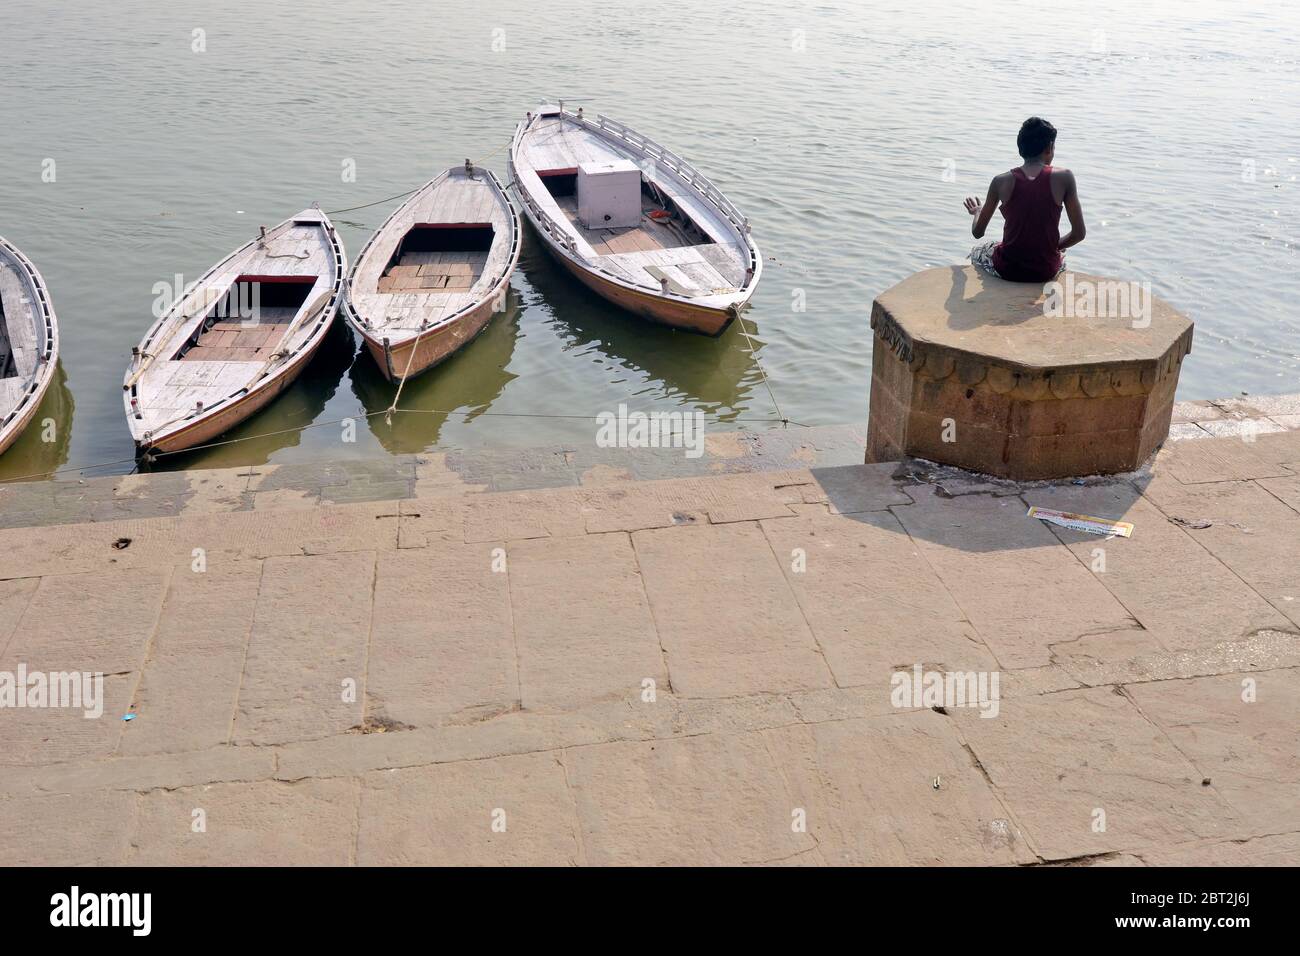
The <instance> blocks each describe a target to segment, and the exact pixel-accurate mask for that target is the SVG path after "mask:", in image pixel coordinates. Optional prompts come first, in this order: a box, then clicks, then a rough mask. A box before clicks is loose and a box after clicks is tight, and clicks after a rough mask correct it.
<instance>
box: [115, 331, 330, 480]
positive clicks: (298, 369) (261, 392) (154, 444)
mask: <svg viewBox="0 0 1300 956" xmlns="http://www.w3.org/2000/svg"><path fill="white" fill-rule="evenodd" d="M323 341H324V337H323V336H321V337H318V338H317V340H316V341H315V343H314V344H312V345H310V346H308V347H307V348H305V349H303V350H302V351H301V352H299V354H298V355H296V356H294V360H293V362H291V363H290V364H289V365H288V366H287V367H286V368H285V369H284V370H283V371H282V372H280V373H279V374H278V375H276V377H275V379H274V380H273V381H271V382H269V383H267V385H266V386H265V387H263V388H260V389H258V390H257V391H255V392H251V393H250V394H248V395H245V396H244V397H243V398H241V399H239V400H238V401H234V402H231V403H230V404H229V405H226V406H223V407H222V408H221V409H219V410H218V411H216V412H214V413H213V414H212V415H211V416H209V417H206V418H199V419H196V420H194V421H192V422H189V423H188V424H186V425H185V427H184V428H178V429H177V430H176V431H174V432H170V433H168V434H166V435H162V436H160V437H158V438H154V439H152V440H150V441H148V442H141V441H137V442H136V443H135V450H136V454H137V455H141V456H143V455H146V454H155V455H168V454H173V453H175V452H178V451H188V450H189V449H191V448H195V447H196V446H198V445H206V444H208V443H209V442H212V441H214V440H216V439H217V438H220V437H221V436H222V435H223V434H225V433H226V432H228V431H230V430H231V429H232V428H234V427H235V426H237V425H240V424H242V423H243V422H245V421H247V420H248V419H250V418H252V417H253V416H254V415H256V414H257V413H258V412H260V411H261V410H262V409H263V408H265V407H266V406H267V405H269V404H271V402H272V401H274V400H275V399H276V398H277V397H279V396H280V395H281V394H282V393H283V392H284V391H285V390H286V389H288V388H289V386H290V385H292V384H293V383H294V382H295V381H296V380H297V378H298V376H299V375H301V374H302V371H303V369H305V368H306V367H307V366H308V364H310V363H311V360H312V359H313V358H314V357H315V355H316V352H317V351H319V349H320V347H321V344H322V342H323Z"/></svg>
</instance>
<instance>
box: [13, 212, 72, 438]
mask: <svg viewBox="0 0 1300 956" xmlns="http://www.w3.org/2000/svg"><path fill="white" fill-rule="evenodd" d="M58 361H59V324H58V320H57V319H56V318H55V316H54V306H53V305H52V304H51V303H50V293H49V290H48V289H47V288H46V287H45V280H44V279H42V278H41V274H40V273H39V272H37V271H36V267H35V266H34V265H32V263H31V261H30V260H29V259H28V258H27V257H26V256H25V255H23V254H22V253H21V252H19V251H18V249H17V248H16V247H15V246H13V245H12V244H11V243H9V242H7V241H6V240H5V239H4V237H3V236H0V454H3V453H4V452H5V451H6V450H7V449H8V448H9V446H10V445H12V444H13V443H14V442H15V441H16V440H17V438H18V436H19V435H20V434H22V432H23V429H25V428H26V427H27V425H28V424H29V423H30V422H31V420H32V416H33V415H35V414H36V409H37V408H38V407H39V406H40V404H41V399H43V398H44V397H45V393H46V391H47V390H48V389H49V387H50V382H51V381H52V380H53V378H54V370H55V367H56V366H57V365H58Z"/></svg>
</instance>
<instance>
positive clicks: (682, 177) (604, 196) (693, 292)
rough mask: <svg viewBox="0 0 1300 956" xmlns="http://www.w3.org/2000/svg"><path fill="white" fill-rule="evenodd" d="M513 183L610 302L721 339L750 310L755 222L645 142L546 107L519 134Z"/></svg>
mask: <svg viewBox="0 0 1300 956" xmlns="http://www.w3.org/2000/svg"><path fill="white" fill-rule="evenodd" d="M509 175H510V179H511V181H512V182H513V183H514V185H515V190H516V193H517V194H518V196H519V197H520V200H521V205H522V206H523V212H524V215H525V216H527V217H528V221H529V222H531V223H532V225H533V227H534V228H535V229H536V230H537V233H538V235H539V236H540V237H541V239H542V242H543V243H544V244H545V246H546V248H547V250H548V251H549V252H550V253H551V254H552V255H553V256H554V257H555V259H556V260H557V261H558V262H559V263H560V264H561V265H563V266H564V267H565V268H566V269H567V270H568V271H569V272H571V273H572V274H573V275H574V276H576V277H577V278H578V279H579V280H580V281H582V282H583V283H584V284H585V285H587V286H588V287H589V288H591V289H592V290H593V291H595V292H597V293H598V294H600V295H602V296H604V297H605V298H606V299H608V300H609V301H611V302H613V303H614V304H616V305H619V306H622V307H623V308H625V309H628V310H629V311H631V312H635V313H636V314H638V315H641V316H643V317H645V318H647V319H650V320H652V321H654V322H659V323H662V324H664V325H669V326H672V327H674V328H679V329H685V330H688V331H691V332H699V333H702V334H704V335H713V336H716V335H720V334H722V332H723V331H724V330H725V329H726V328H727V326H728V325H730V324H731V322H732V320H733V319H735V318H736V317H737V316H738V315H739V314H740V312H741V310H742V309H743V308H744V307H745V306H746V305H747V304H748V302H749V298H750V296H751V295H752V294H753V291H754V287H755V285H756V284H757V283H758V280H759V276H760V275H761V273H762V257H761V256H760V255H759V252H758V247H757V246H756V245H755V243H754V240H753V238H752V237H751V236H750V229H749V222H748V220H747V219H746V218H745V217H744V216H743V215H741V213H740V211H739V210H738V209H737V208H736V207H735V205H733V204H732V203H731V202H730V200H728V199H727V198H726V197H725V196H723V195H722V193H721V192H720V191H719V190H718V188H717V187H716V186H714V185H713V184H712V183H711V182H709V180H708V179H706V178H705V177H704V176H703V175H702V174H701V173H700V172H699V171H698V170H697V169H695V167H693V166H692V165H691V164H690V163H688V162H686V160H684V159H682V158H681V157H680V156H678V155H676V154H675V153H673V152H672V151H671V150H669V149H667V148H666V147H664V146H661V145H659V144H658V143H656V142H655V141H654V140H652V139H650V138H649V137H647V136H644V135H642V134H640V133H637V132H636V131H634V130H632V129H630V128H628V127H627V126H624V125H623V124H621V123H617V122H615V121H614V120H611V119H609V118H608V117H605V116H599V115H598V116H597V117H596V118H595V119H594V120H593V119H588V118H586V117H585V116H584V115H583V111H582V110H581V109H579V110H578V111H577V112H576V113H574V112H570V111H568V110H565V109H564V108H563V104H561V105H560V106H549V105H548V106H543V107H540V108H539V110H538V112H536V113H529V114H528V115H527V117H526V118H525V119H524V121H523V122H522V123H520V124H519V126H518V128H517V129H516V130H515V136H514V140H513V142H512V143H511V146H510V158H509Z"/></svg>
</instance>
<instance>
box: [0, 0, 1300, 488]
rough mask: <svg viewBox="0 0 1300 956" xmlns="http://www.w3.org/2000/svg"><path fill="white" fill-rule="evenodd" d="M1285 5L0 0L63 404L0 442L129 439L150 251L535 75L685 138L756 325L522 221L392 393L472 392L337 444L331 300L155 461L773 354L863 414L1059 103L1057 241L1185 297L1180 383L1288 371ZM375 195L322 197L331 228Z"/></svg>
mask: <svg viewBox="0 0 1300 956" xmlns="http://www.w3.org/2000/svg"><path fill="white" fill-rule="evenodd" d="M1298 9H1300V8H1298V7H1297V5H1296V4H1291V3H1276V2H1272V3H1254V2H1240V3H1236V2H1234V3H1220V2H1200V0H1190V2H1188V0H1183V2H1177V3H1154V4H1133V3H1131V2H1129V0H1091V2H1088V3H1044V2H1011V0H1005V2H1003V0H987V2H975V0H971V2H960V0H957V2H942V3H938V2H935V3H926V2H919V0H884V2H865V0H864V2H851V3H832V2H825V0H823V2H816V3H801V2H796V0H747V2H744V3H701V2H699V0H656V2H628V3H620V2H604V3H595V2H578V0H550V2H548V3H537V2H535V0H492V2H485V0H480V2H474V3H470V2H453V0H440V2H437V3H430V2H416V0H382V2H381V0H347V2H346V3H344V2H333V3H329V2H306V0H304V2H299V3H295V4H293V5H288V4H281V3H273V2H266V0H220V2H209V0H190V2H186V3H183V4H180V3H171V4H168V3H159V2H157V0H117V2H115V3H112V4H107V3H103V4H91V3H85V2H80V0H76V2H74V0H39V2H38V0H6V2H5V10H4V14H3V19H2V22H3V29H0V62H3V63H4V64H5V94H4V96H3V97H0V130H3V131H4V135H3V136H0V234H3V235H5V236H6V237H7V238H8V239H10V240H11V241H12V242H14V243H15V244H16V245H18V246H19V247H20V248H22V249H23V250H24V251H25V252H26V253H27V254H28V255H29V256H30V257H31V258H32V259H33V260H35V262H36V264H37V266H38V267H39V268H40V269H41V270H42V272H43V273H44V275H45V277H46V279H47V281H48V282H49V285H50V288H51V291H52V294H53V297H54V303H55V307H56V309H57V312H58V315H59V318H60V322H61V329H62V339H63V343H62V344H63V360H62V374H61V376H60V380H59V383H58V386H57V387H56V388H55V389H53V390H52V391H51V393H50V396H49V398H48V399H47V405H46V407H45V409H43V410H42V413H41V417H43V418H44V417H49V418H53V419H55V421H56V423H57V424H58V440H57V441H55V442H42V441H40V435H39V434H37V432H38V431H39V430H38V429H30V430H29V434H28V435H26V436H25V437H24V439H23V440H22V441H21V442H20V443H19V445H17V446H15V448H14V449H13V450H11V451H10V452H9V453H8V454H7V455H6V456H5V457H4V458H3V459H0V478H12V477H16V476H22V475H26V474H29V473H33V472H41V471H48V470H50V469H53V468H59V467H66V468H72V467H80V466H84V465H89V464H92V463H103V462H116V464H111V465H106V466H104V467H102V468H100V469H97V470H96V471H95V472H93V473H104V472H112V471H126V470H129V469H130V468H131V465H130V464H129V462H123V461H121V460H122V459H129V458H130V457H131V445H130V440H129V435H128V432H127V428H126V424H125V421H124V419H123V413H122V403H121V380H122V371H123V368H124V366H125V363H126V362H127V359H128V357H129V354H130V350H131V347H132V346H133V345H135V344H136V343H137V342H138V341H139V339H140V337H141V335H142V333H143V332H144V330H145V329H146V327H147V326H148V325H149V323H150V322H151V321H152V315H151V308H152V304H153V300H154V296H155V292H154V286H155V284H156V283H158V282H171V281H173V277H174V276H176V275H177V274H180V275H182V276H185V277H186V279H187V280H190V279H193V278H196V277H197V276H199V275H200V274H201V273H202V272H204V271H205V270H206V269H207V268H208V267H209V266H210V265H211V264H212V263H213V262H215V261H216V260H218V259H220V258H222V257H223V256H224V255H225V254H226V253H228V252H229V251H230V250H231V249H233V248H234V247H236V246H237V245H240V244H242V243H243V242H245V241H246V240H247V239H248V238H250V237H251V236H252V235H253V234H254V233H255V231H256V229H257V226H258V225H259V224H261V223H274V222H278V221H279V220H281V219H283V218H285V217H286V216H289V215H291V214H293V213H294V212H297V211H298V210H299V209H301V208H303V207H304V206H307V205H309V204H310V203H311V202H313V201H319V202H320V203H321V206H322V207H323V208H324V209H327V210H335V209H341V208H344V207H349V206H356V205H359V204H362V203H368V202H372V201H374V200H376V199H380V198H383V197H385V196H391V195H393V194H396V193H400V192H402V191H404V190H406V189H410V188H412V187H413V186H416V185H418V184H420V183H421V182H423V181H425V180H427V179H429V178H431V177H432V176H434V175H435V174H436V173H437V172H438V171H440V170H441V169H443V168H444V167H446V166H448V165H451V164H455V163H459V162H461V161H463V160H464V158H465V157H473V158H476V159H479V160H481V161H482V162H484V163H485V164H486V165H490V166H492V167H493V168H494V169H496V170H497V171H498V173H499V174H501V175H503V176H504V171H505V160H504V148H505V146H506V144H507V142H508V140H509V137H510V134H511V131H512V129H513V127H514V124H515V122H516V121H517V120H518V119H519V117H520V116H521V115H522V114H523V112H524V111H525V110H527V109H530V108H532V107H533V106H534V105H535V104H536V103H538V102H539V101H541V100H543V99H545V98H563V99H564V100H565V101H566V103H568V104H572V105H575V106H576V105H583V106H585V107H586V108H587V110H588V111H589V112H593V113H594V112H604V113H607V114H608V115H610V116H612V117H614V118H616V119H619V120H621V121H623V122H626V123H628V124H630V125H632V126H633V127H635V128H638V129H641V130H642V131H643V132H646V133H648V134H649V135H651V136H653V137H654V138H656V139H658V140H659V141H660V142H663V143H665V144H667V145H669V146H670V147H672V148H674V149H675V150H676V151H678V152H680V153H681V154H683V155H685V156H686V157H687V158H689V159H691V160H692V161H693V162H694V163H695V164H696V165H697V166H699V167H700V168H701V169H702V170H704V171H705V172H706V173H707V174H708V175H709V176H710V177H711V178H712V179H713V180H714V181H715V182H716V183H717V184H718V185H719V186H720V187H721V188H722V189H723V190H724V191H725V192H726V193H727V194H728V195H729V196H730V198H731V199H733V200H734V201H735V202H736V203H737V205H739V206H740V208H741V209H742V210H744V211H745V212H746V213H747V214H748V215H749V217H750V219H751V220H752V222H753V224H754V233H755V236H756V238H757V240H758V243H759V245H760V247H761V249H762V251H763V254H764V256H765V258H766V260H767V261H766V263H765V266H766V268H765V272H764V275H763V280H762V283H761V284H760V286H759V289H758V292H757V294H756V295H755V297H754V300H753V308H752V309H751V311H750V312H748V313H747V320H748V322H749V328H750V329H751V330H752V332H753V335H754V344H755V345H756V347H757V348H756V354H751V353H750V350H749V347H748V343H747V342H746V340H745V338H744V336H743V335H742V334H741V333H740V331H739V330H738V329H736V328H734V327H733V328H732V329H731V330H730V331H729V332H728V333H727V334H726V335H724V336H723V337H722V338H720V339H718V340H716V341H715V340H710V339H705V338H701V337H696V336H688V335H684V334H681V333H674V332H671V331H667V330H664V329H659V328H652V327H650V326H648V325H646V324H644V323H642V322H641V321H639V320H637V319H635V318H632V317H630V316H628V315H625V314H623V313H621V312H619V311H618V310H617V309H615V308H614V307H612V306H609V305H606V304H605V303H604V302H603V301H602V300H600V299H597V298H594V297H593V296H592V295H590V294H589V293H587V292H586V291H585V290H584V289H583V288H582V287H580V286H578V285H577V284H576V283H575V282H573V281H572V280H570V279H568V278H567V277H566V276H564V275H561V274H560V273H559V272H558V271H557V269H556V268H554V267H553V266H552V264H551V263H550V262H549V261H548V260H547V258H546V257H545V254H544V253H543V252H542V250H541V249H540V247H539V245H538V243H537V241H536V240H533V241H531V242H529V243H528V245H527V246H526V248H525V251H524V256H523V259H522V261H521V263H520V268H519V270H518V271H517V272H516V274H515V277H514V282H513V293H512V296H511V305H510V308H509V310H508V311H507V312H506V313H505V314H504V315H501V316H498V317H497V318H495V319H494V320H493V324H492V326H491V327H490V328H489V330H488V331H487V332H486V333H485V334H484V335H483V336H482V337H481V338H480V339H479V340H477V341H476V342H475V343H474V344H473V345H472V346H470V347H469V348H467V349H466V350H465V351H464V352H463V353H462V354H460V355H459V356H457V357H456V358H454V359H453V360H452V361H450V362H449V363H447V364H446V365H444V366H442V367H441V368H439V369H437V370H435V371H434V372H432V373H431V374H429V375H427V376H425V377H423V378H421V379H418V380H415V381H413V382H411V383H409V384H408V386H407V388H406V391H405V392H404V394H403V405H404V406H408V407H413V408H423V409H440V410H447V411H452V412H454V413H455V414H423V415H404V416H400V417H398V418H397V419H396V420H395V421H394V423H393V425H392V427H388V426H386V425H385V424H384V421H383V418H382V417H378V416H375V417H371V418H369V419H368V420H367V423H366V424H365V425H362V426H361V427H359V428H358V434H357V440H356V441H355V442H354V443H351V444H344V443H342V442H341V440H340V439H341V429H340V428H339V427H338V426H335V425H329V424H323V423H330V422H334V421H337V420H339V419H342V418H345V417H348V416H352V415H357V414H359V413H364V412H371V411H375V410H378V409H382V408H385V407H386V406H387V405H388V403H389V401H390V399H391V394H392V393H391V390H390V386H388V385H386V384H385V383H384V382H383V381H382V379H381V378H380V376H379V375H378V373H377V371H376V370H375V369H374V368H373V367H372V363H371V361H370V359H369V357H368V356H366V355H365V354H360V355H358V350H357V345H356V343H355V342H354V341H353V340H352V337H351V335H350V333H348V332H347V331H346V330H345V329H343V328H338V329H336V331H335V333H334V335H333V336H332V337H331V339H330V341H329V343H328V345H327V347H326V348H325V349H324V350H323V351H322V353H321V354H320V356H319V357H318V359H317V360H316V362H315V363H314V364H313V365H312V367H311V368H310V370H309V371H308V372H307V373H306V374H305V375H304V376H303V378H302V379H300V380H299V382H298V383H297V384H296V385H295V386H294V387H293V389H292V390H291V391H289V392H288V393H286V394H285V395H284V396H283V397H281V398H280V399H279V400H278V401H277V402H275V403H274V404H273V406H272V407H270V408H269V409H268V410H267V411H265V412H263V413H262V414H261V415H259V416H258V417H256V418H255V419H253V420H252V421H250V422H248V423H246V424H245V425H244V426H243V427H242V428H241V429H239V430H238V431H237V432H235V433H234V436H233V437H241V436H252V435H265V434H266V433H269V432H275V431H279V430H282V429H289V430H290V431H288V432H286V433H284V434H279V435H273V436H269V437H260V438H254V439H252V440H248V441H242V442H239V443H236V444H232V445H226V446H224V447H222V448H219V449H215V450H212V451H209V452H203V453H199V454H195V455H190V456H184V457H178V458H175V459H171V460H169V462H168V464H169V466H172V467H178V466H184V467H219V466H226V465H235V464H260V463H263V462H267V461H276V462H282V461H292V460H304V459H316V458H320V459H324V458H338V457H342V456H369V455H376V454H383V453H385V452H392V453H403V452H413V451H421V450H425V449H431V448H435V447H438V448H449V447H466V446H480V445H489V444H495V445H534V444H550V443H559V442H568V441H591V440H592V436H593V434H594V427H595V426H594V423H593V422H592V421H591V420H590V419H589V418H583V417H578V418H574V417H554V418H551V417H513V416H522V415H528V416H539V415H540V416H551V415H553V416H594V415H595V414H596V413H597V412H599V411H602V410H607V409H615V408H617V406H618V404H619V403H620V402H622V403H627V404H628V405H629V407H632V408H636V409H640V410H643V411H656V410H658V411H669V410H680V409H688V410H694V409H700V410H702V411H703V412H704V413H705V415H706V416H707V420H708V422H709V425H710V427H712V428H723V429H729V430H730V429H736V428H745V427H748V428H766V427H770V426H769V425H768V424H767V422H768V421H769V420H771V419H772V418H774V417H775V416H776V411H775V409H774V407H773V403H772V399H771V397H770V396H769V393H768V391H767V389H766V388H765V387H764V385H763V383H762V379H761V375H760V371H759V366H758V363H761V365H762V367H763V368H764V369H765V370H766V372H767V374H768V376H769V378H770V381H771V386H772V390H773V391H774V393H775V396H776V400H777V401H778V402H779V403H780V407H781V410H782V412H783V413H784V414H785V415H786V416H787V417H789V418H790V419H793V420H795V421H798V422H804V423H808V424H826V423H839V422H849V421H863V420H865V419H866V416H867V400H868V392H869V369H870V359H871V354H870V353H871V335H870V330H869V327H868V317H869V311H870V303H871V300H872V298H873V296H875V295H876V294H877V293H878V292H880V291H881V290H883V289H885V288H887V287H888V286H889V285H891V284H893V283H894V282H896V281H898V280H899V279H900V278H902V277H903V276H905V275H907V274H908V273H910V272H912V271H914V270H917V269H920V268H923V267H926V266H930V265H937V264H942V263H949V262H954V261H957V260H959V259H960V258H961V257H962V256H963V255H964V254H965V253H966V251H967V250H968V249H969V247H970V245H971V239H970V236H969V232H968V229H969V219H968V217H967V215H966V214H965V212H964V211H963V210H962V209H961V199H962V197H963V196H964V195H966V194H970V193H975V194H982V193H983V190H984V188H985V186H986V185H987V182H988V179H989V177H990V176H992V175H993V174H994V173H996V172H999V171H1002V170H1005V169H1007V168H1009V167H1010V166H1012V165H1014V164H1015V163H1016V161H1017V160H1016V155H1015V142H1014V137H1015V131H1016V129H1017V128H1018V126H1019V123H1020V121H1021V120H1022V119H1024V117H1025V116H1027V115H1029V114H1031V113H1039V114H1042V115H1044V116H1047V117H1048V118H1050V119H1051V120H1052V121H1053V122H1054V123H1055V124H1056V125H1057V127H1058V128H1059V130H1060V139H1059V141H1058V144H1057V162H1058V165H1064V166H1069V167H1070V168H1072V169H1074V170H1075V172H1076V174H1077V176H1078V179H1079V183H1080V192H1081V196H1082V199H1083V203H1084V209H1085V212H1086V214H1087V217H1088V221H1089V226H1090V228H1089V233H1088V238H1087V240H1086V242H1084V244H1083V245H1082V246H1080V247H1078V248H1077V249H1075V250H1072V251H1071V253H1070V258H1071V261H1072V264H1073V265H1074V267H1075V268H1078V269H1081V270H1086V271H1089V272H1098V273H1102V274H1108V275H1118V276H1124V277H1127V278H1132V279H1137V280H1140V281H1150V282H1151V283H1152V287H1153V289H1154V291H1155V292H1156V294H1158V295H1160V296H1163V297H1165V298H1166V299H1168V300H1169V301H1171V302H1172V303H1174V304H1175V305H1176V306H1178V307H1180V308H1182V309H1184V310H1185V311H1187V312H1189V313H1190V314H1191V315H1192V317H1193V318H1194V319H1195V320H1196V323H1197V332H1196V345H1195V351H1194V353H1193V354H1192V356H1191V357H1190V359H1189V360H1188V362H1187V364H1186V366H1185V368H1184V372H1183V377H1182V391H1181V395H1182V397H1184V398H1211V397H1219V396H1225V395H1233V394H1237V393H1239V392H1243V391H1245V392H1250V393H1270V392H1272V393H1276V392H1288V391H1291V392H1294V391H1300V310H1298V309H1297V305H1296V303H1297V301H1298V300H1300V267H1298V266H1300V260H1298V259H1297V245H1298V240H1300V225H1298V222H1300V184H1298V183H1297V176H1298V175H1300V122H1297V117H1300V45H1298V44H1297V36H1300V13H1298V12H1297V11H1298ZM997 24H1003V25H1002V26H998V25H997ZM352 168H354V169H355V178H354V181H349V177H347V176H346V175H345V173H346V171H347V170H348V169H352ZM51 171H52V172H53V176H52V177H51V175H50V172H51ZM51 178H52V179H53V181H48V180H50V179H51ZM393 205H395V204H394V203H387V204H383V205H377V206H374V207H371V208H368V209H361V210H356V211H355V212H350V213H343V214H341V215H340V216H338V217H336V219H337V221H338V222H339V224H340V228H341V230H342V232H343V237H344V241H345V242H346V244H347V247H348V252H349V255H350V256H352V255H355V254H356V253H357V252H359V251H360V249H361V246H362V244H363V243H364V242H365V240H366V238H367V236H368V234H369V232H370V231H371V230H372V229H373V228H374V227H376V226H377V225H378V224H379V223H380V222H382V221H383V219H384V217H385V216H386V215H387V213H388V211H389V210H390V209H391V208H392V207H393ZM997 222H998V220H995V228H1000V227H998V226H997V225H996V224H997ZM530 239H531V237H530ZM800 298H802V299H803V300H805V301H806V309H804V310H803V311H800V310H798V309H797V308H796V303H797V301H798V300H799V299H800ZM467 413H468V414H467ZM313 422H315V423H322V424H320V425H319V427H316V428H309V429H306V430H301V429H299V427H298V426H302V425H306V424H310V423H313Z"/></svg>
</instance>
